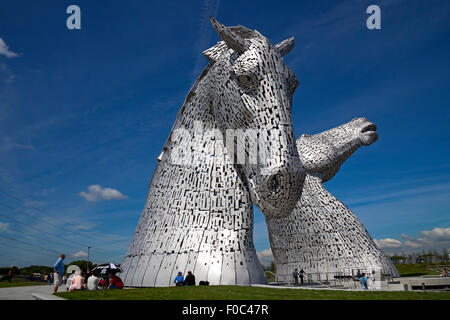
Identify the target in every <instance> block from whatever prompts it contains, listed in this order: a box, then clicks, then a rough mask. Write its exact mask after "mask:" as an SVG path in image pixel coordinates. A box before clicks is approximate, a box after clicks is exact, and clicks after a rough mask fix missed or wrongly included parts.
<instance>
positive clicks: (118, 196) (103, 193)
mask: <svg viewBox="0 0 450 320" xmlns="http://www.w3.org/2000/svg"><path fill="white" fill-rule="evenodd" d="M88 190H89V191H88V192H84V191H82V192H80V196H82V197H83V198H85V199H86V201H88V202H97V201H100V200H122V199H126V198H127V196H126V195H124V194H123V193H122V192H120V191H119V190H117V189H112V188H103V187H102V186H101V185H99V184H94V185H90V186H89V187H88Z"/></svg>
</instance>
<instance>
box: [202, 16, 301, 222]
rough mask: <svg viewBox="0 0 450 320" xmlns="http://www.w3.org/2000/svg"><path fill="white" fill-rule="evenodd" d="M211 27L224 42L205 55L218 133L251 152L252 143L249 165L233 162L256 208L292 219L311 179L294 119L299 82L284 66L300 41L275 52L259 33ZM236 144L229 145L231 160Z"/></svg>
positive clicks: (281, 45)
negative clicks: (307, 177)
mask: <svg viewBox="0 0 450 320" xmlns="http://www.w3.org/2000/svg"><path fill="white" fill-rule="evenodd" d="M211 23H212V25H213V27H214V29H215V30H216V32H217V34H218V35H219V37H220V38H221V39H222V42H220V43H219V44H218V45H217V46H215V47H213V48H211V49H209V50H206V51H205V52H204V54H205V55H206V56H207V57H208V59H209V60H210V61H211V63H212V64H213V66H212V70H211V71H210V74H211V76H212V79H211V82H210V83H211V88H210V90H209V94H210V99H211V103H212V106H213V109H214V115H215V118H216V121H217V125H218V128H219V130H221V132H222V134H226V131H228V132H230V131H231V132H232V133H233V134H232V135H227V139H230V138H234V137H235V138H236V140H237V145H238V146H245V139H246V138H247V139H248V141H249V145H250V147H249V149H251V150H250V153H251V151H252V150H253V151H254V154H248V153H249V152H247V151H248V150H245V152H246V153H245V154H248V158H249V159H248V161H244V160H245V159H244V158H243V155H244V153H239V152H240V151H239V150H238V155H237V158H238V159H237V160H235V159H231V160H232V161H236V163H237V165H238V170H240V169H241V171H242V173H243V175H244V176H245V178H246V180H247V181H248V182H249V183H248V184H249V190H250V193H251V197H252V201H253V203H254V204H256V205H257V206H258V207H259V208H260V209H261V211H262V212H263V213H264V214H265V215H266V216H271V217H284V216H287V215H289V214H290V213H291V211H292V209H293V208H294V206H295V204H296V202H297V201H298V199H299V195H300V194H301V190H302V186H303V180H304V177H305V173H304V170H302V166H301V163H300V161H299V156H298V153H297V149H296V147H295V137H294V130H293V126H292V118H291V105H292V95H293V94H294V92H295V89H296V87H297V86H298V80H297V77H296V76H295V74H293V73H292V71H290V70H289V68H287V66H286V65H285V64H284V61H283V56H284V55H286V54H287V53H289V52H290V51H291V50H292V48H293V47H294V38H289V39H287V40H285V41H282V42H280V43H279V44H277V45H275V46H273V45H271V43H270V42H269V40H268V39H267V38H266V37H264V36H263V35H261V34H260V33H259V32H258V31H256V30H250V29H247V28H245V27H243V26H237V27H226V26H224V25H222V24H221V23H219V22H218V21H217V20H215V19H213V18H211ZM230 142H231V143H230ZM233 142H234V141H227V146H228V152H229V153H231V154H232V153H233V150H230V146H231V148H233V146H234V143H233ZM256 145H257V146H258V149H256V148H252V146H253V147H255V146H256ZM241 152H242V150H241ZM255 153H257V156H256V154H255ZM240 159H241V160H242V161H239V160H240ZM252 159H253V160H254V161H252Z"/></svg>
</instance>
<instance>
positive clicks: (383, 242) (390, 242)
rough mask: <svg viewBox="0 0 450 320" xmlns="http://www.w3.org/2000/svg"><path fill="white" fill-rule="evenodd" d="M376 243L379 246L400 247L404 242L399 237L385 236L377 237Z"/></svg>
mask: <svg viewBox="0 0 450 320" xmlns="http://www.w3.org/2000/svg"><path fill="white" fill-rule="evenodd" d="M375 243H376V244H377V246H378V247H379V248H398V247H401V246H402V242H401V241H400V240H397V239H392V238H385V239H380V240H377V239H375Z"/></svg>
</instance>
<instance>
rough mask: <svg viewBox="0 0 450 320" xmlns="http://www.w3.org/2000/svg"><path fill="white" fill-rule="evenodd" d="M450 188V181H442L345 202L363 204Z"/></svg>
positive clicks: (354, 204)
mask: <svg viewBox="0 0 450 320" xmlns="http://www.w3.org/2000/svg"><path fill="white" fill-rule="evenodd" d="M448 189H450V183H441V184H434V185H429V186H425V187H416V188H406V189H404V190H401V191H397V192H386V193H380V194H378V195H374V196H371V197H362V198H358V199H351V200H350V201H346V202H345V203H346V204H347V205H349V206H356V205H362V204H367V203H373V202H379V201H384V200H388V199H392V198H404V197H410V196H417V195H421V194H426V193H430V192H434V193H436V192H442V191H444V190H448Z"/></svg>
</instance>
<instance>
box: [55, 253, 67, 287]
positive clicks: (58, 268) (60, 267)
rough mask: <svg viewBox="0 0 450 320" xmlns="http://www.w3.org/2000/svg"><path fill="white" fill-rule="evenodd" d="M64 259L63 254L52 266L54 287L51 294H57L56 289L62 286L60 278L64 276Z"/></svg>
mask: <svg viewBox="0 0 450 320" xmlns="http://www.w3.org/2000/svg"><path fill="white" fill-rule="evenodd" d="M65 258H66V255H65V254H64V253H63V254H61V256H60V257H59V258H58V260H56V263H55V265H54V266H53V270H54V271H55V272H54V274H53V278H54V285H55V286H54V287H53V293H56V292H58V287H59V286H61V285H62V277H63V275H64V259H65Z"/></svg>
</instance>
